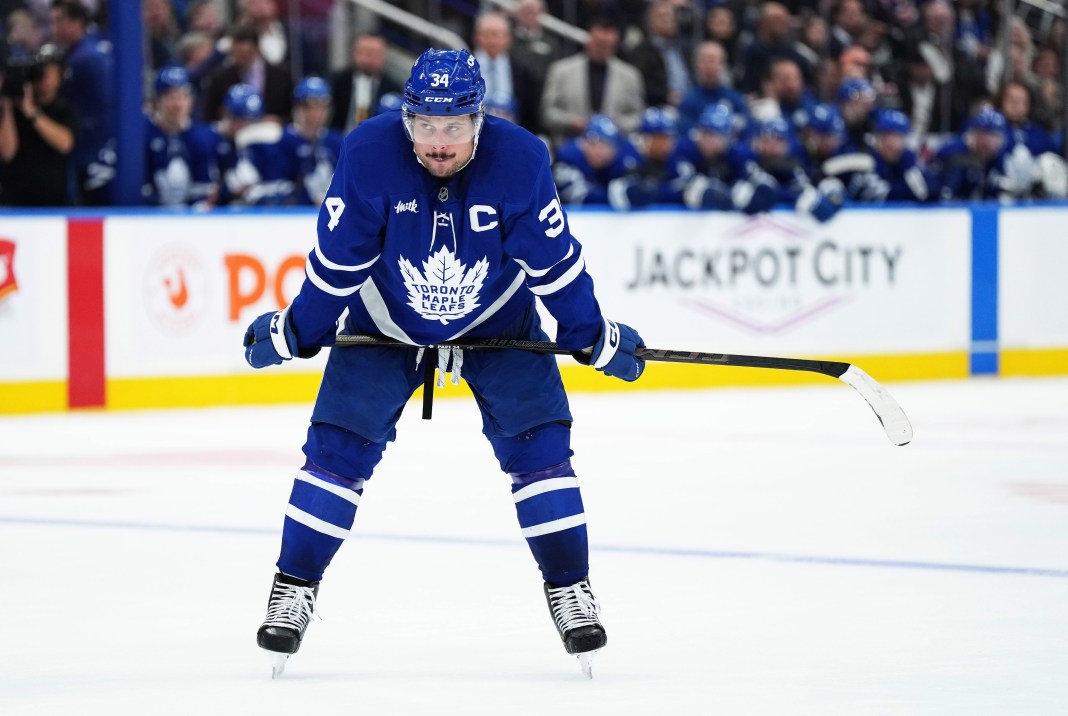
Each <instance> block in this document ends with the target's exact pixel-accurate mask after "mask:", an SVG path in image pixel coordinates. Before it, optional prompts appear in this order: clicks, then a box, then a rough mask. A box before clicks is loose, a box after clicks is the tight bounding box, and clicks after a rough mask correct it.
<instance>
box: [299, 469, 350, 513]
mask: <svg viewBox="0 0 1068 716" xmlns="http://www.w3.org/2000/svg"><path fill="white" fill-rule="evenodd" d="M296 479H298V480H300V481H301V482H306V483H308V484H309V485H315V486H316V487H318V488H319V489H320V490H326V491H327V492H329V493H331V494H333V495H337V496H338V497H340V498H341V499H343V500H346V501H348V502H351V503H352V504H354V505H359V504H360V495H359V494H357V493H356V492H353V491H352V490H348V489H346V488H344V487H342V486H341V485H335V484H334V483H332V482H327V481H326V480H320V479H319V478H318V477H316V476H315V475H311V474H309V473H307V472H305V471H304V470H301V471H300V472H298V473H297V477H296Z"/></svg>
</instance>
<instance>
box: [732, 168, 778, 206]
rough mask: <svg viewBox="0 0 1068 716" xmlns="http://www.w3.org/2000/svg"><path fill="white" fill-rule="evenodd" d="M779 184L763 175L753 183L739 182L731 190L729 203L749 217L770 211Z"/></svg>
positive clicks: (768, 176)
mask: <svg viewBox="0 0 1068 716" xmlns="http://www.w3.org/2000/svg"><path fill="white" fill-rule="evenodd" d="M778 190H779V182H777V181H776V180H775V179H774V178H772V177H771V176H770V175H767V174H764V175H763V176H761V177H759V178H755V179H754V180H753V181H744V180H743V181H739V182H737V183H735V185H734V186H733V187H732V188H731V203H732V204H734V208H735V209H737V210H738V211H741V212H744V213H746V214H748V215H749V216H753V215H754V214H759V213H761V212H764V211H770V210H771V208H772V207H773V206H775V196H776V194H777V193H778Z"/></svg>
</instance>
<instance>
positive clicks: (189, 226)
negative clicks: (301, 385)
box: [104, 213, 324, 378]
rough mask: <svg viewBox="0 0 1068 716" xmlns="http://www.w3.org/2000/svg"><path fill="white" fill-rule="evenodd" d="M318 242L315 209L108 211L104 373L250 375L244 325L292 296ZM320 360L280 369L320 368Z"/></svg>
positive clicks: (125, 374)
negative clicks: (184, 212) (191, 212)
mask: <svg viewBox="0 0 1068 716" xmlns="http://www.w3.org/2000/svg"><path fill="white" fill-rule="evenodd" d="M314 245H315V215H314V214H311V213H309V214H307V215H293V216H287V215H273V216H272V215H262V216H260V215H233V216H226V215H221V216H212V217H207V216H167V217H161V218H159V219H154V218H151V217H145V216H136V217H110V218H108V219H107V220H106V222H105V249H104V261H105V293H106V295H107V309H106V311H107V314H106V321H107V356H108V376H109V377H111V378H130V377H150V376H159V375H168V376H169V375H175V376H188V375H214V374H229V373H244V372H246V371H247V369H248V366H247V364H246V363H245V361H244V357H243V352H242V350H241V340H242V337H243V335H244V331H245V329H246V327H247V326H248V324H249V323H251V322H252V319H254V318H255V317H256V316H258V315H259V314H261V313H264V312H266V311H274V310H278V309H279V308H282V307H283V306H285V305H287V304H288V303H289V302H290V301H292V300H293V298H294V297H295V296H296V295H297V292H298V291H299V290H300V285H301V282H302V281H303V279H304V263H305V260H306V257H307V255H308V252H309V251H311V249H312V247H313V246H314ZM261 270H262V274H261V273H260V271H261ZM183 286H184V292H183ZM256 296H259V297H258V298H257V299H256V300H252V299H253V298H254V297H256ZM323 360H324V357H322V356H320V357H318V358H315V359H312V361H311V362H308V361H293V362H291V363H288V364H285V365H283V366H280V369H281V370H293V371H299V372H314V371H319V370H321V369H322V368H321V365H319V363H320V362H321V361H323Z"/></svg>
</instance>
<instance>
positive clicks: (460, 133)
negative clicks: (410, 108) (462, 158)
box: [404, 112, 482, 146]
mask: <svg viewBox="0 0 1068 716" xmlns="http://www.w3.org/2000/svg"><path fill="white" fill-rule="evenodd" d="M481 123H482V117H481V113H478V114H464V115H459V116H456V117H440V116H435V117H431V116H429V115H425V114H410V113H408V112H405V113H404V126H405V127H406V128H407V130H408V134H409V136H411V138H412V141H415V142H418V143H419V144H431V145H434V146H448V145H452V144H467V143H468V142H471V141H473V140H474V138H475V135H476V134H478V128H479V125H481Z"/></svg>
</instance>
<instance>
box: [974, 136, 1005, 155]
mask: <svg viewBox="0 0 1068 716" xmlns="http://www.w3.org/2000/svg"><path fill="white" fill-rule="evenodd" d="M970 134H971V145H972V147H973V149H974V150H975V153H976V154H978V155H979V157H980V158H981V159H983V160H984V161H990V160H991V159H993V158H994V157H996V156H997V154H998V152H1000V151H1001V147H1002V146H1003V145H1004V144H1005V135H1004V134H1002V133H1001V132H999V131H997V130H991V129H973V130H972V131H971V132H970Z"/></svg>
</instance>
